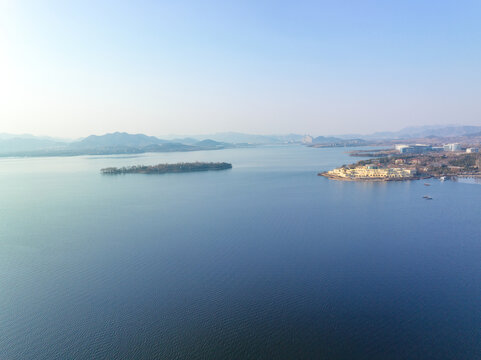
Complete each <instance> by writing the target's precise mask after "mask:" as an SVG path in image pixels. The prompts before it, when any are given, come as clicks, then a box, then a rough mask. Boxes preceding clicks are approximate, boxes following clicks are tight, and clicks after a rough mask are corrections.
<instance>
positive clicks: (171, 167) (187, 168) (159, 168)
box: [100, 162, 232, 175]
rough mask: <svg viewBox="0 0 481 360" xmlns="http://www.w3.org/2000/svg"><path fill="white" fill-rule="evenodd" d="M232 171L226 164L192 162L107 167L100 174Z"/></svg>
mask: <svg viewBox="0 0 481 360" xmlns="http://www.w3.org/2000/svg"><path fill="white" fill-rule="evenodd" d="M227 169H232V164H229V163H226V162H217V163H213V162H193V163H177V164H158V165H134V166H127V167H121V168H117V167H108V168H104V169H101V170H100V172H101V173H102V174H107V175H118V174H168V173H185V172H195V171H213V170H227Z"/></svg>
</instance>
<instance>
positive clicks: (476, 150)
mask: <svg viewBox="0 0 481 360" xmlns="http://www.w3.org/2000/svg"><path fill="white" fill-rule="evenodd" d="M466 152H467V153H477V152H479V149H478V148H467V149H466Z"/></svg>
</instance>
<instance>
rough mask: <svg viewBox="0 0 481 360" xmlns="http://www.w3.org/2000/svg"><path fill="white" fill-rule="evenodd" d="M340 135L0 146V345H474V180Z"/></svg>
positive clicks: (102, 351) (53, 350)
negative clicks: (227, 142) (349, 148)
mask: <svg viewBox="0 0 481 360" xmlns="http://www.w3.org/2000/svg"><path fill="white" fill-rule="evenodd" d="M344 151H345V149H310V148H305V147H301V146H281V147H262V148H253V149H235V150H221V151H207V152H193V153H171V154H145V155H141V156H123V157H120V156H108V157H73V158H36V159H1V160H0V359H2V360H10V359H49V360H50V359H479V358H481V235H480V231H481V186H479V184H476V183H475V182H472V183H469V181H468V183H463V182H451V181H446V182H444V183H441V182H439V181H436V180H432V181H429V182H430V183H431V186H430V187H427V186H424V185H423V182H422V181H413V182H393V183H384V184H383V183H352V182H346V183H344V182H336V181H332V180H328V179H325V178H322V177H318V176H316V173H317V172H318V171H320V170H327V169H330V168H332V167H336V166H339V165H342V164H344V163H349V162H352V161H353V159H352V158H349V157H348V156H347V155H346V154H345V153H344ZM195 160H199V161H228V162H231V163H232V164H233V166H234V168H233V169H232V170H228V171H222V172H208V173H190V174H168V175H160V176H156V175H137V174H131V175H121V176H102V175H100V173H99V169H100V168H102V167H106V166H123V165H132V164H156V163H160V162H177V161H195ZM423 195H430V196H432V197H433V200H432V201H425V200H423V199H422V196H423Z"/></svg>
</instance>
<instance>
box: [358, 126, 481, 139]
mask: <svg viewBox="0 0 481 360" xmlns="http://www.w3.org/2000/svg"><path fill="white" fill-rule="evenodd" d="M480 132H481V126H459V125H447V126H446V125H445V126H441V125H439V126H414V127H406V128H404V129H401V130H399V131H391V132H376V133H374V134H371V135H365V136H361V138H363V139H409V138H427V137H457V136H469V135H470V134H475V133H480Z"/></svg>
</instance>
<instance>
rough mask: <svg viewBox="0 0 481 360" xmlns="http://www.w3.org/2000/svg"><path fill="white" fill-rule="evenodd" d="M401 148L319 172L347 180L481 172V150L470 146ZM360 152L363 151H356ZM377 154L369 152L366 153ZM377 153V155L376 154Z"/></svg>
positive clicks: (441, 175)
mask: <svg viewBox="0 0 481 360" xmlns="http://www.w3.org/2000/svg"><path fill="white" fill-rule="evenodd" d="M403 149H404V148H401V149H400V150H398V153H397V154H396V153H395V152H394V151H384V150H383V151H380V152H379V153H377V155H378V157H376V158H373V159H368V160H362V161H358V162H357V163H355V164H350V165H343V166H341V167H340V168H337V169H333V170H330V171H327V172H323V173H319V174H318V175H320V176H325V177H328V178H330V179H334V180H344V181H399V180H416V179H425V178H430V177H438V178H441V177H443V178H450V177H471V176H474V177H478V176H481V154H479V153H478V152H477V149H472V148H468V149H466V152H464V151H462V150H461V149H459V150H458V149H457V148H456V150H454V151H453V150H451V151H449V150H448V151H433V150H431V149H427V150H426V149H415V150H416V151H418V153H404V152H403V151H402V150H403ZM353 155H354V156H359V155H360V153H355V154H353ZM369 155H373V154H370V153H365V155H364V156H369ZM374 156H375V155H374Z"/></svg>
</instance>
